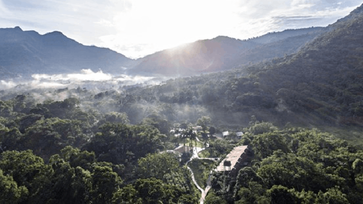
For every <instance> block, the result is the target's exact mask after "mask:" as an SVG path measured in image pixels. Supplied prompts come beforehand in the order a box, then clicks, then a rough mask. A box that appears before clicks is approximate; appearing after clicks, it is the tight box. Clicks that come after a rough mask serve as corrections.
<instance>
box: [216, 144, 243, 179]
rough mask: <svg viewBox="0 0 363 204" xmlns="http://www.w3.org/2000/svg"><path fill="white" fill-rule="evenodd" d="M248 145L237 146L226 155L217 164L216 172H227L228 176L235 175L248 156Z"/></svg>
mask: <svg viewBox="0 0 363 204" xmlns="http://www.w3.org/2000/svg"><path fill="white" fill-rule="evenodd" d="M247 148H248V146H247V145H244V146H238V147H235V148H233V150H232V151H231V152H230V153H229V154H228V155H227V156H226V158H225V159H223V160H222V161H221V163H220V164H219V165H218V166H217V168H216V171H217V172H228V174H229V176H230V177H236V176H237V174H238V171H239V170H240V169H241V168H242V167H243V166H245V165H246V162H247V161H248V156H247V154H246V150H247Z"/></svg>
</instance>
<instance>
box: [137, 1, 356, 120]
mask: <svg viewBox="0 0 363 204" xmlns="http://www.w3.org/2000/svg"><path fill="white" fill-rule="evenodd" d="M361 9H362V7H359V8H358V9H357V10H355V11H354V12H352V14H353V15H350V16H348V17H347V18H345V19H347V20H345V21H344V22H343V21H338V22H337V23H335V24H333V25H332V26H330V27H329V31H328V32H326V33H324V34H322V35H320V36H319V37H317V38H316V39H315V40H313V41H311V42H310V43H309V44H307V45H305V46H304V47H303V48H301V50H300V51H299V52H298V53H296V54H294V55H290V56H285V57H284V58H280V59H274V60H272V61H271V62H266V63H259V64H255V65H252V66H250V67H248V68H245V67H244V68H240V69H235V70H230V71H226V72H221V73H214V74H209V75H203V76H200V77H189V78H180V79H175V80H169V81H167V82H165V84H163V85H160V86H157V87H152V88H147V89H139V90H138V89H136V90H135V92H133V94H134V95H137V96H140V97H141V98H142V100H146V101H150V102H152V103H155V102H154V101H155V100H158V101H159V103H161V104H168V105H171V106H172V107H174V108H173V111H174V112H172V113H170V114H164V113H160V114H164V116H165V117H166V118H168V119H169V120H173V119H172V118H173V117H174V118H178V119H181V121H178V122H183V121H182V120H185V119H186V118H187V117H189V118H190V117H192V116H193V117H195V119H197V118H198V117H200V116H201V115H207V116H210V117H211V118H212V120H213V123H214V124H221V125H238V126H239V125H241V124H244V125H247V124H248V122H249V121H250V117H251V116H252V115H254V116H255V117H256V118H257V119H258V120H260V121H261V120H263V121H269V122H273V123H275V124H279V125H285V124H286V123H287V122H290V123H293V124H299V125H310V124H313V125H328V126H331V125H357V126H363V103H362V101H363V49H362V47H363V14H362V13H360V14H359V12H358V14H357V11H359V10H361ZM175 104H177V105H175ZM178 107H184V109H182V110H179V109H178ZM185 110H193V111H192V112H187V111H185ZM179 113H180V114H179ZM178 114H179V115H178ZM186 116H187V117H186Z"/></svg>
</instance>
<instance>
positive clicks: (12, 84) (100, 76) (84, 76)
mask: <svg viewBox="0 0 363 204" xmlns="http://www.w3.org/2000/svg"><path fill="white" fill-rule="evenodd" d="M161 80H162V79H156V78H154V77H144V76H128V75H118V76H113V75H111V74H108V73H103V72H102V71H101V70H100V71H98V72H93V71H92V70H90V69H83V70H81V72H80V73H72V74H54V75H48V74H33V75H32V79H31V80H27V81H24V80H22V79H12V80H9V81H5V80H1V81H0V85H1V86H0V90H5V89H12V88H15V89H44V88H65V87H70V88H77V87H81V88H87V89H94V90H96V89H97V90H107V89H118V88H121V87H123V86H130V85H137V84H140V85H147V84H157V83H160V81H161Z"/></svg>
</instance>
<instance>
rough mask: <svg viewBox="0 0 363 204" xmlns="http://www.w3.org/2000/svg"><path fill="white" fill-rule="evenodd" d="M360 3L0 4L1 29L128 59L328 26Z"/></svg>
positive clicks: (96, 0)
mask: <svg viewBox="0 0 363 204" xmlns="http://www.w3.org/2000/svg"><path fill="white" fill-rule="evenodd" d="M362 3H363V0H344V1H343V0H269V1H256V0H152V1H151V0H31V1H29V0H0V27H1V28H9V27H15V26H20V27H21V28H22V29H23V30H35V31H37V32H39V33H40V34H45V33H48V32H52V31H60V32H62V33H63V34H65V35H66V36H68V37H69V38H72V39H74V40H76V41H78V42H80V43H82V44H85V45H96V46H100V47H107V48H110V49H112V50H115V51H117V52H119V53H122V54H124V55H126V56H127V57H130V58H134V59H136V58H140V57H143V56H145V55H148V54H152V53H154V52H156V51H160V50H163V49H167V48H172V47H176V46H179V45H182V44H184V43H190V42H194V41H197V40H201V39H211V38H214V37H217V36H220V35H223V36H229V37H232V38H237V39H248V38H251V37H257V36H260V35H263V34H266V33H268V32H274V31H282V30H285V29H296V28H305V27H312V26H327V25H329V24H331V23H334V22H335V21H336V20H337V19H339V18H342V17H344V16H346V15H348V14H349V13H350V12H351V11H352V10H354V9H355V8H356V7H358V6H359V5H361V4H362Z"/></svg>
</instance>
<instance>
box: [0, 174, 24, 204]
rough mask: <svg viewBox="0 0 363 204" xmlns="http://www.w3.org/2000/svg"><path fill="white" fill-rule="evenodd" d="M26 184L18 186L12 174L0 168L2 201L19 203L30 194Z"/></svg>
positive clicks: (0, 198) (0, 200)
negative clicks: (5, 173)
mask: <svg viewBox="0 0 363 204" xmlns="http://www.w3.org/2000/svg"><path fill="white" fill-rule="evenodd" d="M28 193H29V192H28V189H27V188H26V187H25V186H18V184H17V183H16V182H15V181H14V179H13V177H12V176H10V175H4V174H3V170H1V169H0V203H19V202H21V201H22V200H23V199H25V198H26V197H27V196H28Z"/></svg>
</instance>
